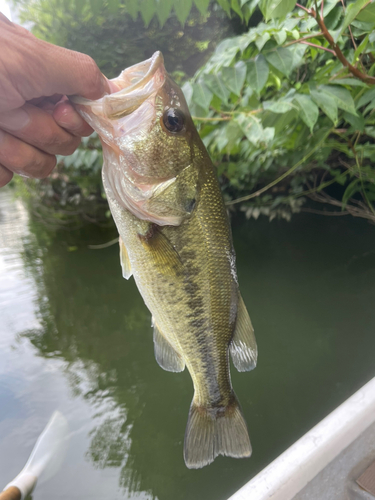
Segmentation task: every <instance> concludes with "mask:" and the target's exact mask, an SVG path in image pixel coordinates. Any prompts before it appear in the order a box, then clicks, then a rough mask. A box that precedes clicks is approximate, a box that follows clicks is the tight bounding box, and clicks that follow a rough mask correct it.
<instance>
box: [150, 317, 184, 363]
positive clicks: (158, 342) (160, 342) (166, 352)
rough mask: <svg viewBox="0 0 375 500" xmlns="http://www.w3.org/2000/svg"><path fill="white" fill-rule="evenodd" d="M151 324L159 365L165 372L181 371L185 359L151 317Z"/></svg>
mask: <svg viewBox="0 0 375 500" xmlns="http://www.w3.org/2000/svg"><path fill="white" fill-rule="evenodd" d="M152 324H153V326H154V351H155V358H156V361H157V362H158V364H159V366H161V367H162V368H163V369H164V370H166V371H167V372H182V371H183V370H184V368H185V361H184V360H183V359H182V357H181V356H180V355H179V354H178V353H177V352H176V351H175V350H174V348H173V347H172V346H171V344H170V343H169V342H168V340H167V339H166V338H165V337H164V336H163V334H162V333H161V331H160V330H159V328H158V326H157V324H156V323H155V321H154V319H153V318H152Z"/></svg>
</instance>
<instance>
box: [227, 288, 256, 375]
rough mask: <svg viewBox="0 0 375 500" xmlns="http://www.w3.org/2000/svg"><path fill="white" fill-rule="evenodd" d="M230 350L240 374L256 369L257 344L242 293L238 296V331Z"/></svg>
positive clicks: (235, 332)
mask: <svg viewBox="0 0 375 500" xmlns="http://www.w3.org/2000/svg"><path fill="white" fill-rule="evenodd" d="M229 349H230V353H231V356H232V360H233V364H234V366H235V367H236V368H237V370H238V371H239V372H247V371H250V370H252V369H253V368H255V366H256V363H257V357H258V349H257V343H256V340H255V336H254V328H253V325H252V324H251V319H250V316H249V313H248V312H247V309H246V306H245V303H244V301H243V299H242V297H241V294H240V293H239V294H238V310H237V320H236V329H235V331H234V335H233V338H232V341H231V344H230V347H229Z"/></svg>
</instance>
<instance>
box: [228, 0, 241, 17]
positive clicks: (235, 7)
mask: <svg viewBox="0 0 375 500" xmlns="http://www.w3.org/2000/svg"><path fill="white" fill-rule="evenodd" d="M230 5H231V7H232V9H233V10H234V12H235V13H236V14H237V15H238V16H240V18H241V19H243V14H242V10H241V7H240V4H239V3H238V0H231V3H230Z"/></svg>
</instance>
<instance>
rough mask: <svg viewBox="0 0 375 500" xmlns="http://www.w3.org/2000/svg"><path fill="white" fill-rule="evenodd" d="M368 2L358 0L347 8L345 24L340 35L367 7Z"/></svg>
mask: <svg viewBox="0 0 375 500" xmlns="http://www.w3.org/2000/svg"><path fill="white" fill-rule="evenodd" d="M367 2H368V0H356V2H353V3H351V4H350V5H348V7H347V8H346V12H345V17H344V22H343V24H342V26H341V29H340V32H339V34H340V35H341V33H343V32H344V31H345V30H346V28H347V27H348V26H349V24H351V23H352V22H353V21H354V19H355V18H356V17H358V14H359V12H360V11H361V9H363V7H364V6H365V5H366V3H367ZM364 21H368V19H364Z"/></svg>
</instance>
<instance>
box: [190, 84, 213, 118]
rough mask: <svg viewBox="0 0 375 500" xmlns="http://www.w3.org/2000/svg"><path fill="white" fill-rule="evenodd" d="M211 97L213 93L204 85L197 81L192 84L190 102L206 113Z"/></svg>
mask: <svg viewBox="0 0 375 500" xmlns="http://www.w3.org/2000/svg"><path fill="white" fill-rule="evenodd" d="M212 97H213V93H212V92H211V90H210V89H209V88H208V87H207V85H205V83H203V82H202V81H198V82H196V83H195V84H194V87H193V97H192V100H193V101H194V102H195V103H196V104H198V106H200V107H201V108H203V109H204V110H206V111H207V110H208V108H209V107H210V104H211V101H212Z"/></svg>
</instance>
